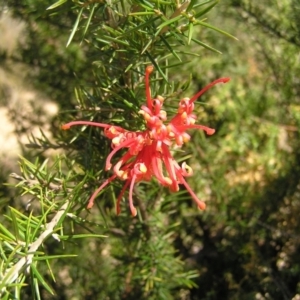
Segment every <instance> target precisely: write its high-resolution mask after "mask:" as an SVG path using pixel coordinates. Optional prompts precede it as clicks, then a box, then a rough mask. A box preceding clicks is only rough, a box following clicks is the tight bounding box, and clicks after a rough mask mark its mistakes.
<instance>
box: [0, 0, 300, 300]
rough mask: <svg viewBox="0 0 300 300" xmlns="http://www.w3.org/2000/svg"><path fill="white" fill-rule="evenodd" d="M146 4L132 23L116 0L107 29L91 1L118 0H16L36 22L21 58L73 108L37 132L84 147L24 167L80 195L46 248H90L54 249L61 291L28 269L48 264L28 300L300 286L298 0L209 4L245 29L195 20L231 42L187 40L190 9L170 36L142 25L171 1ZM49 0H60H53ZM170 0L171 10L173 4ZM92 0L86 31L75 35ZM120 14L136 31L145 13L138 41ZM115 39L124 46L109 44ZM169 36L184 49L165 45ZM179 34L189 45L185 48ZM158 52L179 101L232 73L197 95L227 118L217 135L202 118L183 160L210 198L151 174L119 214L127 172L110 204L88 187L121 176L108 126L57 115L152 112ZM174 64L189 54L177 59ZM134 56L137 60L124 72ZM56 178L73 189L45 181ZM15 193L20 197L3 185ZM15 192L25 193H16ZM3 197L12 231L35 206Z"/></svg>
mask: <svg viewBox="0 0 300 300" xmlns="http://www.w3.org/2000/svg"><path fill="white" fill-rule="evenodd" d="M12 2H14V1H12ZM133 2H134V3H135V4H136V6H132V7H131V9H132V10H131V12H133V13H135V14H136V15H137V17H135V19H132V20H127V21H128V24H127V23H126V24H123V23H122V18H121V17H120V16H119V15H117V14H116V7H115V6H112V7H114V10H110V9H107V7H110V6H107V7H105V9H107V10H106V11H105V12H106V14H107V15H106V23H105V22H104V23H101V26H103V28H104V29H105V30H104V31H103V32H105V34H106V35H105V36H100V37H99V33H98V32H99V31H98V30H99V28H98V27H97V26H99V24H100V23H99V24H97V22H96V21H97V19H96V20H95V19H93V16H92V17H91V23H90V25H89V26H88V28H87V24H88V20H89V16H91V14H92V12H93V14H94V16H99V15H100V12H101V9H104V8H103V6H104V5H102V4H103V3H104V2H103V3H102V2H99V3H96V2H95V3H94V2H88V3H80V2H78V3H77V2H69V1H67V2H66V3H64V4H63V5H62V6H60V7H57V8H55V9H53V10H50V13H49V11H48V12H46V11H45V8H46V7H47V3H46V4H45V3H42V4H41V3H37V1H33V0H32V1H27V2H24V4H22V5H21V4H20V3H19V2H15V3H11V7H10V11H11V12H12V13H13V14H14V16H15V17H18V18H22V19H23V20H24V21H26V22H27V23H26V24H27V29H28V36H27V41H26V43H25V44H23V46H22V47H21V46H20V53H19V55H18V56H17V57H16V58H15V59H16V60H18V62H19V61H20V59H19V58H20V57H21V61H22V62H23V63H24V64H26V65H28V66H29V68H30V69H31V72H29V75H30V78H34V84H35V87H36V88H38V89H41V90H43V91H44V92H45V93H48V94H49V95H52V96H53V99H54V100H55V101H57V103H58V104H59V105H60V107H61V113H60V115H59V122H58V121H57V119H56V120H54V122H53V131H54V135H55V136H56V140H57V141H56V143H55V144H50V143H49V142H48V141H47V139H46V138H45V140H44V141H42V142H39V141H36V140H33V141H32V144H36V147H37V148H38V146H39V145H40V148H39V149H38V150H39V151H40V150H41V149H43V147H50V148H51V147H52V148H53V147H58V148H65V151H69V152H68V158H70V159H71V162H70V161H69V160H68V159H67V160H66V162H64V161H65V160H64V159H62V161H63V162H64V163H63V166H61V165H60V164H58V163H54V164H53V165H52V167H49V168H48V169H47V168H46V167H45V165H46V163H45V164H42V166H43V167H40V165H39V163H38V162H35V163H33V165H31V164H30V163H29V162H28V161H26V160H23V161H22V163H21V166H22V170H23V174H24V173H25V174H28V180H29V181H30V179H32V178H30V174H33V175H36V176H37V177H38V178H37V179H38V182H39V184H41V187H40V186H38V187H37V188H38V189H40V191H41V193H45V191H46V192H47V193H46V194H47V195H49V198H50V199H54V198H55V199H57V198H56V197H58V199H59V201H62V202H61V203H63V199H64V197H66V198H68V199H69V198H70V196H68V195H71V196H72V197H75V198H76V204H74V206H73V207H71V208H68V213H69V215H67V219H68V218H69V219H68V222H67V223H66V225H65V228H64V232H68V234H64V232H60V235H59V236H60V239H61V243H58V242H57V241H55V240H53V241H52V242H51V241H48V243H47V244H45V246H44V249H43V251H46V253H47V255H49V257H50V256H51V255H52V256H54V255H62V254H77V255H78V257H77V258H67V259H65V258H62V257H61V258H58V259H57V260H56V261H55V264H53V263H52V262H50V263H49V264H51V268H50V267H48V268H47V267H46V266H45V268H44V269H43V266H44V265H42V267H40V268H39V272H40V273H41V274H42V275H43V278H44V279H45V282H47V285H50V286H51V289H52V290H53V291H55V293H56V295H55V296H51V295H50V293H49V292H48V291H47V285H46V284H44V285H43V284H38V283H37V281H34V280H33V281H32V282H30V278H33V279H34V278H37V274H38V273H34V274H31V275H32V276H31V277H30V276H29V277H28V278H29V279H28V278H27V279H26V280H27V281H26V280H25V279H24V280H25V282H26V283H27V284H29V286H28V288H26V289H23V293H24V295H23V297H22V299H31V297H32V294H31V293H33V294H34V290H35V289H37V286H39V288H40V293H41V295H42V296H41V298H42V299H64V298H67V299H84V298H87V297H89V298H93V299H207V300H208V299H278V300H279V299H294V300H296V299H300V285H299V276H300V255H299V253H300V251H299V250H300V249H299V227H300V226H299V225H300V220H299V217H298V216H299V210H300V190H299V189H300V186H299V178H300V169H299V162H300V153H299V148H300V147H299V146H300V145H299V134H298V132H299V125H300V103H299V102H300V82H299V74H300V64H299V47H300V31H299V28H300V27H299V18H298V17H297V16H298V15H299V14H298V13H299V12H300V5H299V3H298V1H296V0H285V1H260V2H259V3H255V2H257V1H245V0H232V1H226V2H225V1H220V3H218V5H216V6H215V7H214V8H213V10H211V11H210V12H209V14H207V15H205V17H207V18H208V19H207V20H205V23H209V24H212V25H213V26H215V27H217V28H221V29H223V30H225V31H226V32H229V33H230V34H232V35H233V36H236V37H237V38H238V39H239V41H235V40H233V39H230V38H228V37H226V36H224V35H221V34H220V33H219V32H216V31H214V30H210V29H208V28H207V27H203V26H201V27H196V26H195V27H193V30H192V34H193V38H194V39H197V40H198V41H201V42H205V45H210V46H209V47H212V48H214V49H217V50H219V51H221V52H222V54H221V55H220V54H217V53H216V52H213V51H209V50H208V49H207V48H206V49H205V48H203V45H202V46H201V45H199V43H198V44H197V43H195V42H192V41H189V35H188V34H187V36H186V40H184V39H183V38H182V36H179V34H178V35H177V34H176V32H175V31H172V29H173V28H172V26H175V25H176V26H177V25H178V24H177V23H176V22H177V21H180V20H177V21H176V22H174V23H170V24H169V23H168V24H167V25H166V26H170V27H171V29H170V31H171V32H175V33H174V36H172V37H171V38H172V39H171V38H170V39H166V40H165V41H164V40H163V39H159V40H157V39H156V36H160V35H159V34H158V33H157V32H155V31H154V29H153V28H154V27H151V24H152V23H151V22H150V21H149V23H148V24H146V25H143V22H142V19H140V18H142V16H143V15H142V14H141V11H143V9H141V8H140V7H139V4H140V5H141V6H142V7H143V8H144V7H148V11H150V12H152V11H151V9H150V8H151V5H155V4H156V3H162V4H159V5H161V8H163V7H164V5H166V4H165V3H167V2H168V1H157V2H156V1H140V2H138V1H130V3H131V4H132V3H133ZM196 2H197V1H192V4H195V3H196ZM199 2H200V3H201V2H207V6H203V7H204V8H207V7H209V6H210V5H212V4H215V3H214V1H199ZM105 3H106V2H105ZM109 3H112V2H111V1H110V2H109ZM126 3H127V2H124V1H120V6H119V9H120V11H123V10H124V11H128V6H127V4H126ZM128 3H129V2H128ZM51 4H53V3H52V2H50V1H49V2H48V6H50V5H51ZM80 5H82V12H81V10H80ZM122 5H123V6H122ZM132 5H133V4H132ZM149 7H150V8H149ZM172 8H173V10H175V6H174V7H172ZM204 8H203V9H204ZM168 9H171V8H170V7H169V8H168ZM201 9H202V7H201ZM162 11H163V12H164V13H166V15H170V11H169V10H166V11H164V10H163V9H162ZM200 11H201V10H200ZM80 12H81V16H82V17H81V19H80V22H79V24H78V30H77V31H76V33H75V35H74V37H73V40H72V41H71V42H70V43H69V46H68V48H65V44H66V43H67V41H68V39H69V36H70V31H71V30H72V27H73V26H74V24H75V22H76V18H77V16H78V13H80ZM97 13H98V14H99V15H98V14H97ZM152 13H153V12H152ZM139 14H140V15H139ZM149 15H150V16H151V14H150V13H149ZM95 18H96V17H95ZM116 18H117V20H118V22H120V23H119V24H121V25H122V26H123V27H122V26H121V27H122V28H126V29H127V30H128V28H130V26H133V23H134V22H136V23H134V24H136V25H137V27H138V26H140V27H138V29H137V31H135V30H133V29H132V31H129V30H128V32H125V33H123V37H124V36H126V39H128V45H127V44H122V43H121V42H117V41H116V40H113V38H114V35H116V36H119V33H118V32H116V31H117V29H118V28H117V26H115V27H114V24H115V22H116ZM150 19H151V18H150V17H149V20H150ZM130 22H133V23H130ZM159 22H163V20H161V19H157V24H156V26H159ZM126 26H128V27H126ZM85 28H87V31H86V32H85V30H84V29H85ZM140 29H141V31H139V30H140ZM151 30H152V31H151ZM143 31H145V32H143ZM100 32H101V31H100ZM108 32H109V34H108ZM136 34H140V36H141V38H140V42H141V45H140V50H141V51H140V52H139V51H136V49H138V47H139V44H138V41H139V40H138V37H137V36H136ZM144 34H145V35H150V36H151V37H152V39H150V40H149V45H148V44H147V43H143V42H144V41H145V36H144ZM109 38H110V40H111V41H112V42H114V43H117V45H119V46H118V47H117V46H116V44H114V43H108V39H109ZM124 39H125V38H124ZM150 41H151V43H150ZM80 42H81V44H80ZM122 42H124V41H123V40H122ZM118 43H119V44H118ZM165 43H170V44H169V45H170V47H171V48H170V49H175V50H176V52H175V53H174V52H173V53H172V52H170V51H166V48H165V47H166V44H165ZM172 43H174V44H176V45H177V44H179V43H181V44H182V45H181V46H180V45H179V46H178V47H176V48H173V46H174V45H173V44H172ZM151 47H157V48H156V49H151ZM116 49H117V50H116ZM128 49H129V50H128ZM144 49H146V50H145V51H144V52H143V55H141V53H142V50H144ZM170 49H169V50H170ZM125 50H126V51H125ZM148 50H149V52H148V54H147V51H148ZM152 51H153V52H152ZM151 53H156V55H157V56H156V57H152V56H151ZM190 53H193V54H197V55H198V56H199V57H193V56H191V55H190ZM165 56H168V64H166V63H165V60H164V59H165ZM177 56H179V57H180V59H181V60H182V61H183V63H182V64H181V63H180V62H179V60H178V57H177ZM12 59H13V58H10V60H12ZM153 59H154V60H155V59H156V60H155V61H154V62H156V63H157V64H158V65H157V66H158V67H159V66H160V67H161V70H158V71H157V69H156V72H155V74H154V75H153V79H154V78H155V80H153V82H152V91H153V92H154V91H156V92H157V93H160V94H162V95H163V96H166V97H167V100H166V102H165V106H166V107H167V108H168V113H171V112H172V107H173V106H176V103H177V100H179V99H180V98H181V97H184V96H192V95H193V94H194V93H195V92H197V91H198V90H199V89H200V88H201V87H203V86H204V85H206V84H207V83H209V82H210V81H212V80H213V79H216V78H218V77H221V76H222V77H224V76H229V77H231V81H230V82H229V83H227V84H226V85H221V86H216V87H214V88H213V89H212V90H210V91H209V92H207V93H206V94H205V95H204V96H203V97H202V98H201V99H200V100H198V101H197V103H196V106H197V108H196V111H197V115H198V122H200V123H201V124H206V125H209V126H210V127H213V128H215V129H216V134H215V135H213V136H211V137H209V138H208V137H205V136H204V135H203V134H202V133H201V132H195V133H193V136H192V142H190V143H189V144H188V145H186V146H185V147H184V148H183V150H185V151H186V153H187V155H186V154H182V153H181V152H180V151H178V154H176V155H177V157H178V158H179V159H180V157H181V156H182V155H186V160H188V161H189V165H191V166H192V167H193V170H194V176H193V177H191V178H189V180H188V181H189V183H190V185H191V186H192V187H193V189H194V191H195V192H196V193H197V194H198V195H199V196H200V197H201V198H203V199H204V200H206V202H207V210H206V211H204V212H202V211H201V212H199V211H198V210H197V209H196V206H195V204H194V203H193V202H192V200H191V199H190V197H189V195H188V194H187V193H186V192H185V190H184V189H182V190H181V191H180V192H179V193H177V194H176V193H175V194H171V193H168V191H167V190H165V189H163V188H162V187H160V186H158V185H157V184H156V183H155V182H153V183H152V182H151V183H147V184H140V185H139V186H138V187H137V190H136V198H135V201H138V204H139V207H140V211H141V212H142V213H141V214H140V215H139V217H138V218H134V219H132V218H131V217H130V216H129V212H128V209H127V206H126V205H122V214H121V215H120V216H115V207H114V201H115V199H116V195H118V192H119V190H120V184H118V183H116V184H114V185H112V186H111V187H108V188H107V189H106V191H105V193H103V194H102V195H101V196H100V197H98V198H97V199H98V200H97V201H98V202H97V207H96V208H95V209H94V210H93V211H92V213H91V214H87V213H86V212H85V210H84V206H85V205H86V201H87V199H88V198H89V196H90V194H91V193H92V191H93V190H94V189H95V188H96V187H97V185H99V180H101V179H103V178H106V177H107V176H108V175H107V173H106V172H103V166H104V159H105V156H107V154H108V153H109V143H108V141H107V140H106V139H105V138H104V137H103V136H102V134H101V132H100V131H99V130H92V129H89V128H88V129H85V130H83V129H78V130H72V131H70V132H67V133H64V134H62V133H61V132H60V131H58V130H59V129H58V126H59V124H60V122H66V121H68V120H69V119H70V118H71V117H73V118H83V119H89V118H90V119H91V118H93V119H96V120H101V121H103V122H114V123H118V124H121V125H123V126H125V127H127V128H136V129H138V128H139V126H141V121H140V118H139V116H138V114H137V111H138V109H139V106H140V104H141V103H143V102H144V92H143V84H142V80H143V76H142V73H143V69H144V66H145V63H147V62H149V61H151V60H153ZM3 60H4V62H5V55H3ZM130 64H132V66H131V65H130ZM176 64H179V66H178V67H176V66H175V67H172V68H170V69H169V70H168V68H167V67H168V66H172V65H176ZM125 69H128V70H129V71H128V72H127V73H124V70H125ZM159 71H160V72H159ZM105 74H106V75H107V78H106V76H105ZM127 74H128V75H127ZM123 75H124V76H123ZM163 76H166V77H167V78H165V79H168V80H169V82H170V83H171V86H170V85H167V84H166V80H165V79H164V78H163ZM138 82H139V83H140V84H137V83H138ZM111 86H113V87H114V88H115V91H116V93H115V94H113V93H112V92H111V91H112V90H111ZM74 87H76V93H75V94H74V93H73V89H74ZM74 95H75V96H74ZM100 99H101V101H102V102H101V103H99V101H100ZM76 102H77V103H76ZM75 105H77V106H78V108H77V109H76V110H75V109H74V106H75ZM99 107H100V108H101V110H99ZM67 110H68V111H67ZM169 111H170V112H169ZM70 141H72V143H71V144H70ZM70 150H72V151H71V152H70ZM34 165H35V166H34ZM46 169H47V170H46ZM26 170H27V171H26ZM33 170H35V171H33ZM53 179H55V180H58V181H56V184H58V183H61V184H62V189H60V190H55V189H54V190H53V186H50V187H49V186H43V185H42V183H43V182H50V181H51V182H52V181H53ZM55 180H54V181H55ZM59 180H62V181H59ZM27 184H28V182H27ZM51 187H52V188H51ZM25 190H26V189H25ZM23 191H24V187H23ZM43 195H44V194H43ZM3 201H7V199H6V200H5V195H3ZM48 201H49V199H48ZM50 202H51V201H50ZM50 202H49V203H47V205H49V206H50ZM14 203H15V204H16V206H18V205H17V201H16V200H15V202H14ZM3 210H5V211H6V214H7V215H8V217H7V218H6V220H5V221H4V224H6V226H7V228H8V230H10V231H12V232H19V231H20V230H21V229H20V230H17V231H16V228H15V227H16V224H18V222H17V220H18V219H19V218H20V219H24V218H25V217H23V216H20V215H17V214H16V212H15V211H14V210H11V209H8V208H7V207H4V208H3ZM23 214H24V215H26V214H27V215H30V212H28V211H25V212H23ZM46 215H47V214H46ZM50 217H51V216H49V219H51V218H50ZM1 223H2V222H1ZM30 224H34V220H33V221H31V223H30ZM9 226H12V227H13V228H10V227H9ZM35 226H36V224H35ZM30 228H31V227H30ZM32 228H35V227H34V225H32ZM88 231H91V232H93V233H97V234H105V235H106V236H108V237H107V238H105V239H103V238H100V239H99V238H92V237H89V238H88V239H82V240H81V239H76V240H74V239H73V240H71V242H68V237H67V236H69V238H70V239H71V234H70V233H74V234H77V235H78V234H80V233H82V234H86V233H87V232H88ZM19 239H20V240H24V237H19ZM19 239H18V238H16V240H19ZM64 239H65V240H66V241H65V240H64ZM25 240H26V239H25ZM26 241H27V240H26ZM27 242H29V241H27ZM3 245H4V246H2V247H1V252H0V253H1V255H2V256H1V259H2V260H3V261H6V262H7V261H9V262H10V263H13V262H11V261H10V260H9V258H8V257H5V255H4V253H6V252H5V251H7V249H6V248H5V247H8V246H7V241H6V244H3ZM20 255H24V253H20ZM4 258H5V259H4ZM35 263H37V262H35ZM47 263H48V262H47ZM50 270H51V271H52V272H53V274H54V276H55V277H56V280H55V282H53V281H52V274H51V272H50ZM40 273H39V274H40ZM1 276H2V277H3V274H1ZM38 282H41V281H40V280H38ZM19 284H20V283H19ZM32 287H33V289H32ZM34 295H35V294H34ZM7 297H8V298H7V299H10V298H9V297H10V296H7Z"/></svg>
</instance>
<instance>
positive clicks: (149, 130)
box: [62, 66, 229, 216]
mask: <svg viewBox="0 0 300 300" xmlns="http://www.w3.org/2000/svg"><path fill="white" fill-rule="evenodd" d="M152 71H153V66H148V67H147V68H146V74H145V86H146V100H147V102H146V105H143V106H142V107H141V110H140V111H139V113H140V114H141V115H142V116H143V118H144V120H145V122H146V129H145V130H144V131H129V130H126V129H124V128H122V127H119V126H115V125H109V124H103V123H97V122H90V121H73V122H70V123H67V124H64V125H63V126H62V129H65V130H67V129H69V128H70V127H71V126H73V125H91V126H96V127H100V128H103V129H104V135H105V136H106V137H107V138H109V139H111V147H112V151H111V152H110V154H109V155H108V157H107V159H106V165H105V169H106V170H107V171H108V170H110V169H111V168H112V171H113V175H112V176H111V177H109V178H108V179H106V180H105V181H104V182H103V183H102V184H101V185H100V187H99V188H98V189H97V190H96V191H95V192H94V193H93V195H92V197H91V198H90V200H89V203H88V206H87V208H88V209H90V208H91V207H92V206H93V204H94V200H95V198H96V196H97V195H98V194H99V192H100V191H101V190H102V189H103V188H104V187H105V186H107V185H108V184H109V183H110V182H111V181H113V180H114V179H116V178H118V179H121V180H123V181H125V184H124V186H123V188H122V190H121V192H120V194H119V196H118V199H117V214H119V213H120V201H121V199H122V197H123V195H124V193H125V191H126V190H127V189H128V188H129V207H130V210H131V214H132V215H133V216H136V214H137V210H136V208H135V207H134V204H133V199H132V195H133V187H134V185H135V184H136V183H137V182H139V181H149V180H151V178H152V176H154V177H156V179H157V180H158V181H159V182H160V183H161V184H162V185H163V186H166V187H169V189H170V190H171V191H172V192H176V191H178V190H179V184H183V185H184V186H185V187H186V189H187V190H188V192H189V193H190V194H191V196H192V198H193V199H194V200H195V202H196V203H197V205H198V207H199V208H200V209H202V210H203V209H205V203H204V202H203V201H201V200H200V199H199V198H198V197H197V196H196V194H195V193H194V192H193V190H192V189H191V187H190V186H189V185H188V183H187V182H186V180H185V177H188V176H191V175H192V174H193V170H192V168H191V167H189V166H188V165H187V164H186V163H185V162H184V163H183V164H182V165H179V164H178V163H177V162H176V161H175V159H174V158H173V156H172V154H171V152H170V147H171V146H172V145H174V143H175V144H176V145H177V146H179V147H180V146H182V145H183V144H184V143H186V142H188V141H189V140H190V138H191V137H190V135H189V134H188V133H187V132H186V131H187V130H188V129H201V130H204V131H205V132H206V133H207V134H208V135H212V134H214V132H215V130H214V129H212V128H209V127H206V126H203V125H197V124H195V121H196V115H194V114H193V110H194V102H195V100H196V99H197V98H199V97H200V96H201V95H202V94H203V93H204V92H206V91H207V90H208V89H209V88H211V87H212V86H214V85H215V84H217V83H220V82H223V83H225V82H227V81H229V78H220V79H217V80H215V81H213V82H212V83H210V84H209V85H208V86H206V87H205V88H204V89H202V90H201V91H200V92H198V93H197V94H196V95H195V96H193V97H192V98H191V99H190V98H183V99H182V100H180V102H179V107H178V111H177V113H176V115H175V116H174V117H173V118H172V119H171V120H170V121H169V123H168V124H166V123H165V122H166V121H167V113H166V111H165V110H163V109H162V106H163V102H164V99H163V98H162V97H161V96H157V97H156V98H155V99H153V98H151V92H150V84H149V77H150V74H151V73H152ZM121 149H126V150H127V151H126V153H125V154H124V155H123V156H122V157H121V158H120V159H119V160H118V161H117V163H116V164H114V165H113V164H112V162H111V160H112V158H113V156H114V155H115V154H116V153H117V152H118V151H119V150H121Z"/></svg>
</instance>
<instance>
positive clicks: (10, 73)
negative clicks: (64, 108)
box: [0, 12, 58, 181]
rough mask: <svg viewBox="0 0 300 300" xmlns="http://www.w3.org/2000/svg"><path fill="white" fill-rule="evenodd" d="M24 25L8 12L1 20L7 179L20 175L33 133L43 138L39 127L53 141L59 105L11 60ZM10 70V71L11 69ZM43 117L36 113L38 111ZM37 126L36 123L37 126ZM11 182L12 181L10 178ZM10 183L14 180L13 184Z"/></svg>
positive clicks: (0, 137) (2, 167)
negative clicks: (24, 147)
mask: <svg viewBox="0 0 300 300" xmlns="http://www.w3.org/2000/svg"><path fill="white" fill-rule="evenodd" d="M24 36H26V30H25V26H24V24H23V23H21V22H19V21H17V20H14V19H12V18H11V16H10V15H9V13H8V12H4V13H3V14H2V15H1V16H0V51H1V52H2V51H3V50H5V51H7V55H8V59H7V65H5V66H1V65H0V128H1V132H0V145H1V147H0V172H1V173H0V175H1V177H2V178H3V177H4V178H7V176H8V174H9V173H11V172H16V173H20V171H19V167H18V155H22V145H24V144H26V143H28V136H29V135H30V134H31V133H32V134H33V135H34V136H36V137H40V136H41V134H40V131H39V127H38V126H36V125H33V124H32V120H35V121H38V123H40V124H42V130H43V132H44V133H45V134H46V135H47V136H49V138H51V133H50V130H49V129H50V122H49V121H50V119H51V118H52V117H53V116H55V115H56V114H57V112H58V107H57V105H56V104H55V103H54V102H53V101H51V99H47V98H45V96H43V95H41V93H40V92H37V91H35V90H34V89H33V88H32V87H31V86H30V82H28V80H26V68H25V67H24V66H22V65H20V64H18V65H16V64H14V63H13V60H12V59H10V57H11V56H12V55H17V50H18V45H19V43H24V42H25V39H24ZM7 66H8V67H7ZM37 109H38V110H39V113H38V114H37V113H36V110H37ZM35 123H36V122H35ZM7 180H9V179H8V178H7ZM9 181H10V180H9Z"/></svg>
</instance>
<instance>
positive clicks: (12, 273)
mask: <svg viewBox="0 0 300 300" xmlns="http://www.w3.org/2000/svg"><path fill="white" fill-rule="evenodd" d="M68 205H69V201H66V202H65V204H64V205H63V206H62V207H61V208H60V210H59V211H58V212H57V214H56V215H55V216H54V217H53V219H52V220H51V221H50V222H49V223H47V224H46V226H45V228H46V229H45V231H44V232H43V233H42V234H41V235H40V236H39V238H38V239H37V240H36V241H35V242H33V243H32V244H31V246H30V248H29V249H28V253H29V254H27V255H26V256H24V257H22V258H21V259H20V260H19V261H18V262H17V263H16V264H15V265H14V266H13V267H11V268H10V269H9V271H8V272H7V274H6V275H5V276H4V278H3V279H2V282H1V286H2V289H1V293H3V292H4V291H5V288H6V286H7V285H8V284H11V283H13V282H14V281H15V280H16V279H17V278H18V277H19V275H20V273H22V272H23V271H24V270H25V269H26V268H27V267H29V266H30V264H31V263H32V260H33V257H34V255H35V252H36V251H37V249H38V248H39V247H40V246H41V244H42V243H43V242H44V240H46V238H47V237H48V236H49V235H51V234H53V229H54V227H55V226H56V225H57V224H58V222H59V221H60V219H61V218H62V216H63V215H64V214H65V212H66V209H67V207H68Z"/></svg>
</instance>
